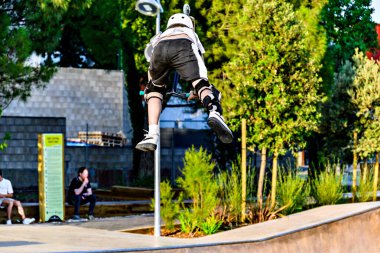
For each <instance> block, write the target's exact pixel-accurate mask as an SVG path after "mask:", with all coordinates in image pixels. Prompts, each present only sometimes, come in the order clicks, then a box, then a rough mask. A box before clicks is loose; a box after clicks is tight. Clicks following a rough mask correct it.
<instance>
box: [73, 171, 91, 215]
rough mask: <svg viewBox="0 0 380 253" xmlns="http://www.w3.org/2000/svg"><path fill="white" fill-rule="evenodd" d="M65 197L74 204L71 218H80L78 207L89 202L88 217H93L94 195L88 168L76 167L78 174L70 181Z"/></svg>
mask: <svg viewBox="0 0 380 253" xmlns="http://www.w3.org/2000/svg"><path fill="white" fill-rule="evenodd" d="M67 199H68V201H67V202H68V203H69V204H70V205H73V206H74V216H73V220H80V216H79V207H80V206H81V205H84V204H87V203H89V202H90V207H89V209H88V219H89V220H93V219H94V208H95V203H96V197H95V195H94V194H92V189H91V184H90V181H89V179H88V169H87V168H86V167H80V168H79V169H78V176H77V177H75V178H74V179H73V180H72V181H71V183H70V186H69V192H68V198H67Z"/></svg>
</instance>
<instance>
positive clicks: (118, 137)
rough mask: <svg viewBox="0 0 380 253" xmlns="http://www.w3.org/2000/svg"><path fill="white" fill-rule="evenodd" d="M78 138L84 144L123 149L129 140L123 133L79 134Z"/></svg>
mask: <svg viewBox="0 0 380 253" xmlns="http://www.w3.org/2000/svg"><path fill="white" fill-rule="evenodd" d="M78 138H79V139H80V140H81V141H82V142H87V143H89V144H93V145H98V146H107V147H123V146H124V145H125V144H126V143H127V140H126V138H125V137H124V135H123V134H121V133H117V134H115V133H109V132H100V131H94V132H88V133H87V132H78Z"/></svg>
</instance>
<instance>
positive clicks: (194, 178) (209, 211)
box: [177, 147, 219, 233]
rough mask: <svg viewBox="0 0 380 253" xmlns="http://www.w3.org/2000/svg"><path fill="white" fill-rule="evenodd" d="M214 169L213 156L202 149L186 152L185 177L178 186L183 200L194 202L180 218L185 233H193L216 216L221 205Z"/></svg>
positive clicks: (179, 179) (178, 180) (179, 181)
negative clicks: (181, 190) (181, 191)
mask: <svg viewBox="0 0 380 253" xmlns="http://www.w3.org/2000/svg"><path fill="white" fill-rule="evenodd" d="M214 167H215V163H214V162H212V161H211V155H208V154H207V152H206V150H204V149H203V148H202V147H201V148H200V149H199V150H196V149H195V148H194V147H191V148H190V149H189V150H187V151H186V153H185V158H184V168H183V170H182V171H181V172H182V175H183V176H182V177H180V178H178V179H177V183H178V186H179V187H181V188H182V189H183V190H184V194H183V195H181V196H182V198H189V199H191V200H192V205H191V208H190V209H185V211H184V212H183V213H181V214H180V216H179V220H180V222H181V229H182V231H184V232H185V231H191V232H190V233H192V232H193V231H194V229H196V228H198V229H199V228H200V225H201V224H202V223H204V222H206V221H207V219H208V218H209V217H210V216H214V213H215V210H216V208H217V206H218V205H219V198H218V196H217V194H218V189H219V188H218V184H217V181H216V180H215V178H214V174H213V170H214ZM183 206H184V205H183Z"/></svg>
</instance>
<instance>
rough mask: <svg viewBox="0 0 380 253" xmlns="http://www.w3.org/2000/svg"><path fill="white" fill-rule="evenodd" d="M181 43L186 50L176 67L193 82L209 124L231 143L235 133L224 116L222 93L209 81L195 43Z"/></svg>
mask: <svg viewBox="0 0 380 253" xmlns="http://www.w3.org/2000/svg"><path fill="white" fill-rule="evenodd" d="M181 44H182V47H183V49H184V50H180V51H179V53H178V55H179V57H178V60H177V61H176V62H175V64H174V67H175V69H176V70H177V71H178V73H179V74H180V76H181V78H182V79H184V80H186V81H191V82H192V86H193V88H194V90H195V92H196V94H197V95H198V97H199V99H200V101H201V102H202V104H203V106H204V107H205V108H206V109H207V111H208V112H209V117H208V120H207V124H208V125H209V126H210V128H211V129H213V130H214V131H215V132H216V134H217V135H218V137H219V139H220V140H221V141H222V142H224V143H231V142H232V141H233V134H232V132H231V130H230V129H229V127H228V126H227V124H226V123H225V122H224V119H223V117H222V106H221V104H220V99H221V93H220V92H219V91H218V90H217V89H216V88H215V87H214V86H212V85H211V84H210V83H209V81H208V78H207V68H206V66H205V64H204V61H203V59H202V57H201V55H200V53H199V51H198V48H197V47H196V46H195V44H194V43H189V42H186V41H182V42H181Z"/></svg>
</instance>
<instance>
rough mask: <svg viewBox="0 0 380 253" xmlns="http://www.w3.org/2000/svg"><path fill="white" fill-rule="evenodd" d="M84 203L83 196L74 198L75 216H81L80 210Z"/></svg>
mask: <svg viewBox="0 0 380 253" xmlns="http://www.w3.org/2000/svg"><path fill="white" fill-rule="evenodd" d="M81 202H82V195H75V196H74V216H75V215H76V216H79V208H80V206H81Z"/></svg>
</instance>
